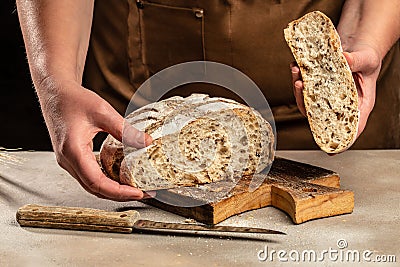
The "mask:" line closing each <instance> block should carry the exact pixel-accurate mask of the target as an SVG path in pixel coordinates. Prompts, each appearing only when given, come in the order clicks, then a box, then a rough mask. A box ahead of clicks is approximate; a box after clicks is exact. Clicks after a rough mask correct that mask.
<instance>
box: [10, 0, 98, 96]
mask: <svg viewBox="0 0 400 267" xmlns="http://www.w3.org/2000/svg"><path fill="white" fill-rule="evenodd" d="M93 4H94V0H17V9H18V15H19V20H20V24H21V29H22V33H23V36H24V41H25V46H26V52H27V55H28V61H29V66H30V71H31V75H32V79H33V82H34V84H35V87H36V88H37V89H38V90H40V89H39V88H38V87H40V84H41V83H42V81H43V80H45V79H46V78H48V77H57V79H61V80H70V81H76V82H79V83H80V82H81V79H82V73H83V67H84V64H85V58H86V53H87V47H88V42H89V36H90V29H91V23H92V17H93Z"/></svg>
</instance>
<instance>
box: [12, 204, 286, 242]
mask: <svg viewBox="0 0 400 267" xmlns="http://www.w3.org/2000/svg"><path fill="white" fill-rule="evenodd" d="M139 217H140V216H139V212H137V211H135V210H128V211H123V212H109V211H104V210H98V209H89V208H74V207H55V206H40V205H35V204H29V205H25V206H23V207H21V208H19V209H18V211H17V221H18V223H19V224H20V225H21V226H29V227H44V228H59V229H71V230H91V231H103V232H118V233H132V232H133V231H134V230H136V231H140V230H152V231H166V230H167V231H194V232H197V231H212V232H235V233H258V234H281V235H285V233H283V232H280V231H275V230H270V229H262V228H252V227H237V226H214V225H200V224H193V223H169V222H155V221H150V220H141V219H139Z"/></svg>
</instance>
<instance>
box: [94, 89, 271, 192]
mask: <svg viewBox="0 0 400 267" xmlns="http://www.w3.org/2000/svg"><path fill="white" fill-rule="evenodd" d="M126 120H127V122H129V123H130V124H131V125H133V126H134V127H136V128H137V129H139V130H142V131H145V132H146V133H148V134H150V135H151V136H152V138H153V140H154V141H153V143H152V144H151V145H150V146H148V147H146V148H143V149H138V150H137V149H135V148H132V147H129V148H128V147H125V148H124V146H123V144H122V143H120V142H119V141H117V140H115V139H114V138H113V137H112V136H108V137H107V139H106V140H105V141H104V143H103V146H102V148H101V151H100V160H101V163H102V166H103V169H104V170H105V171H106V173H107V174H108V175H109V176H110V177H111V178H113V179H115V180H116V181H118V182H120V183H123V184H128V185H131V186H134V187H138V188H140V189H142V190H145V191H146V190H157V189H167V188H173V187H177V186H195V185H199V184H205V183H211V182H216V181H221V180H235V179H238V178H240V177H242V176H243V175H252V174H254V173H257V172H260V171H262V170H263V169H264V168H265V167H266V166H268V165H269V164H271V163H272V161H273V158H274V153H275V152H274V142H275V141H274V140H275V138H274V134H273V130H272V128H271V125H270V124H269V123H268V122H267V121H266V120H265V119H264V118H263V117H262V116H261V115H260V114H259V113H258V112H257V111H255V110H254V109H252V108H249V107H248V106H245V105H242V104H239V103H237V102H235V101H233V100H230V99H224V98H217V97H215V98H212V97H209V96H207V95H203V94H193V95H191V96H189V97H187V98H182V97H172V98H168V99H166V100H162V101H159V102H156V103H152V104H149V105H147V106H144V107H142V108H140V109H138V110H136V111H134V112H133V113H131V114H130V115H128V116H127V118H126Z"/></svg>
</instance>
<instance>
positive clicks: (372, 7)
mask: <svg viewBox="0 0 400 267" xmlns="http://www.w3.org/2000/svg"><path fill="white" fill-rule="evenodd" d="M399 14H400V0H380V1H377V0H347V1H346V3H345V5H344V7H343V11H342V15H341V19H340V22H339V25H338V32H339V34H340V36H341V39H342V43H343V47H344V49H345V50H349V51H351V50H352V47H353V46H354V45H358V44H361V45H364V44H366V45H369V46H372V47H373V48H374V49H375V50H376V51H377V52H378V54H379V57H380V59H383V57H384V56H385V55H386V53H387V52H388V51H389V49H390V48H391V46H392V45H393V44H394V43H395V42H396V41H397V40H398V39H399V37H400V15H399Z"/></svg>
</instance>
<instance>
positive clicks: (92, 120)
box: [38, 79, 152, 201]
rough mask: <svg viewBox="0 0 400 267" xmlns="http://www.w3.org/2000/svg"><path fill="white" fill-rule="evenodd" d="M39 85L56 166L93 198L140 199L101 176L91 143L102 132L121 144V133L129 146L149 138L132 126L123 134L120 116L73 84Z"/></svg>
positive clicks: (134, 190) (136, 191)
mask: <svg viewBox="0 0 400 267" xmlns="http://www.w3.org/2000/svg"><path fill="white" fill-rule="evenodd" d="M42 86H43V87H46V90H38V92H41V93H38V95H39V100H40V102H41V107H42V111H43V115H44V118H45V121H46V124H47V127H48V130H49V133H50V137H51V141H52V144H53V148H54V152H55V154H56V158H57V162H58V164H59V165H60V166H61V167H62V168H64V169H65V170H66V171H68V172H69V173H70V174H71V175H72V176H73V177H74V178H75V179H76V180H77V181H78V182H79V183H80V184H81V186H82V187H83V188H84V189H85V190H86V191H88V192H89V193H91V194H93V195H96V196H97V197H100V198H106V199H111V200H116V201H130V200H139V199H142V198H143V197H144V193H143V192H142V191H141V190H139V189H137V188H133V187H131V186H127V185H121V184H119V183H117V182H115V181H113V180H111V179H109V178H108V177H106V176H105V175H104V173H103V172H102V171H101V169H100V166H99V164H98V163H97V161H96V157H95V155H94V154H93V142H92V140H93V138H94V136H95V135H96V134H97V133H98V132H101V131H105V132H108V133H110V134H111V135H112V136H114V137H115V138H116V139H117V140H119V141H121V139H122V135H123V133H124V141H126V140H130V142H129V145H132V146H134V147H137V148H141V147H145V146H147V145H149V144H150V143H151V142H152V140H151V137H150V136H149V135H147V134H144V133H143V132H140V131H138V130H136V129H135V128H133V127H129V128H128V130H125V131H123V125H124V124H123V122H124V119H123V117H122V116H120V115H119V114H118V113H117V111H115V109H114V108H112V107H111V105H110V104H109V103H107V102H106V101H105V100H104V99H102V98H101V97H100V96H98V95H97V94H95V93H94V92H92V91H90V90H87V89H85V88H83V87H81V86H80V85H79V84H78V83H76V82H71V81H62V82H59V83H56V82H54V80H50V79H48V80H46V81H45V82H44V83H43V84H42ZM125 127H127V126H125Z"/></svg>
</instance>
